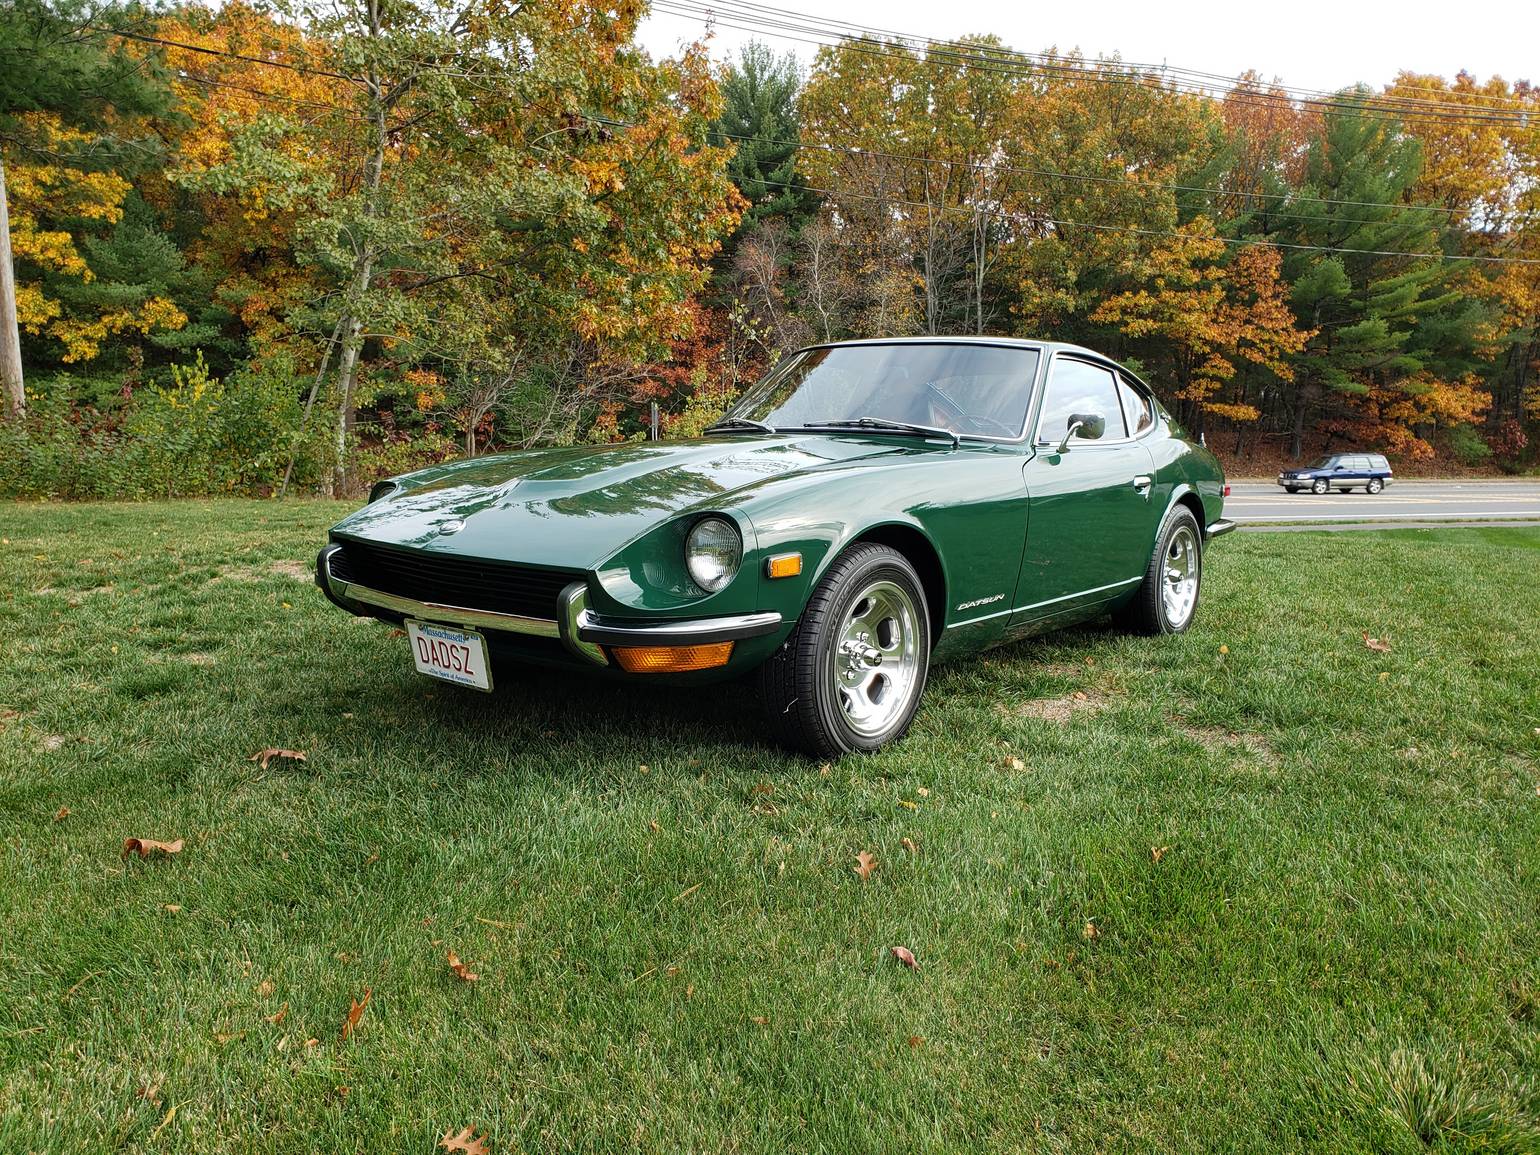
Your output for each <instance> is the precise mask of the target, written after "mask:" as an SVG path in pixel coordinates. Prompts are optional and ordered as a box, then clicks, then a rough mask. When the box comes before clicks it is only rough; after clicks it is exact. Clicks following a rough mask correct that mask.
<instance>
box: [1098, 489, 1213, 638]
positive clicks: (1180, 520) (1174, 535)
mask: <svg viewBox="0 0 1540 1155" xmlns="http://www.w3.org/2000/svg"><path fill="white" fill-rule="evenodd" d="M1184 534H1185V535H1187V537H1186V540H1187V541H1188V542H1189V543H1190V545H1191V556H1192V561H1193V564H1194V566H1195V567H1196V584H1195V586H1194V588H1193V590H1192V600H1191V604H1190V605H1188V606H1187V609H1186V613H1185V615H1183V616H1181V617H1180V618H1179V619H1173V616H1172V613H1173V611H1172V608H1171V605H1170V603H1169V602H1168V599H1167V597H1166V581H1167V579H1166V567H1167V558H1168V555H1169V554H1170V552H1171V550H1172V547H1173V543H1174V542H1176V541H1177V539H1178V538H1179V537H1181V536H1182V535H1184ZM1202 593H1203V531H1202V530H1201V529H1200V528H1199V526H1198V519H1197V518H1196V517H1194V516H1193V515H1192V510H1190V509H1188V508H1187V507H1186V506H1185V505H1178V506H1175V507H1174V508H1173V509H1172V510H1171V512H1170V513H1168V514H1166V520H1165V522H1164V523H1163V524H1162V525H1161V527H1160V533H1158V534H1157V535H1156V536H1155V550H1154V552H1153V553H1151V554H1150V561H1149V564H1148V565H1147V566H1146V567H1145V570H1144V581H1143V582H1142V583H1140V586H1139V589H1138V591H1137V592H1136V593H1135V594H1134V597H1133V600H1132V601H1130V602H1129V603H1128V604H1127V605H1125V606H1124V607H1123V608H1122V609H1120V610H1119V611H1118V612H1117V615H1116V619H1117V623H1118V625H1120V626H1122V627H1123V628H1124V629H1126V630H1129V631H1130V632H1132V633H1136V634H1147V635H1150V636H1154V635H1156V634H1182V633H1186V632H1187V628H1188V627H1189V626H1191V625H1192V622H1193V619H1194V618H1195V617H1197V616H1198V602H1199V600H1200V599H1201V597H1202Z"/></svg>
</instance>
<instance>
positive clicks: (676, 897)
mask: <svg viewBox="0 0 1540 1155" xmlns="http://www.w3.org/2000/svg"><path fill="white" fill-rule="evenodd" d="M700 888H701V883H698V882H697V883H696V884H695V885H694V886H692V887H690V888H689V889H688V890H681V891H680V892H679V893H678V894H676V895H674V901H675V902H683V901H684V900H685V899H687V898H689V897H690V895H692V894H694V893H695V892H696V891H697V890H699V889H700Z"/></svg>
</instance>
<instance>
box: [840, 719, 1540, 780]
mask: <svg viewBox="0 0 1540 1155" xmlns="http://www.w3.org/2000/svg"><path fill="white" fill-rule="evenodd" d="M1535 733H1536V734H1540V730H1536V731H1535ZM818 776H819V777H820V778H827V777H828V776H829V764H828V763H827V762H825V763H824V764H823V765H822V766H820V767H819V768H818Z"/></svg>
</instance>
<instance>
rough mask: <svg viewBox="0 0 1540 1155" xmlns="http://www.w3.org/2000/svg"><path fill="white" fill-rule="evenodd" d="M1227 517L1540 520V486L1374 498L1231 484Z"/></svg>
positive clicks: (1266, 521)
mask: <svg viewBox="0 0 1540 1155" xmlns="http://www.w3.org/2000/svg"><path fill="white" fill-rule="evenodd" d="M1225 516H1226V517H1228V518H1230V519H1232V520H1234V521H1237V522H1239V523H1240V524H1241V525H1242V526H1247V525H1254V526H1258V527H1261V526H1266V525H1282V524H1287V523H1289V522H1300V521H1317V522H1360V521H1373V522H1377V523H1379V524H1382V525H1398V524H1402V523H1406V522H1472V521H1493V520H1524V521H1536V520H1540V483H1537V482H1530V481H1397V482H1395V483H1393V484H1392V485H1391V486H1390V487H1389V488H1388V489H1386V490H1385V492H1384V493H1381V494H1378V495H1376V496H1374V497H1370V496H1369V495H1368V494H1366V493H1364V492H1363V491H1362V490H1356V489H1355V490H1354V491H1353V492H1351V493H1327V494H1322V495H1321V496H1320V497H1317V496H1316V495H1315V494H1313V493H1285V492H1284V491H1283V490H1282V489H1281V488H1279V487H1278V486H1277V485H1275V484H1272V483H1270V482H1257V481H1236V482H1232V483H1231V487H1230V496H1229V497H1228V498H1227V499H1226V500H1225Z"/></svg>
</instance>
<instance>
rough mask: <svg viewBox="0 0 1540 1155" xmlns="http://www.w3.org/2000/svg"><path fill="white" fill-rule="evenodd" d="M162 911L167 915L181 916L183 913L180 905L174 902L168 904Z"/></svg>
mask: <svg viewBox="0 0 1540 1155" xmlns="http://www.w3.org/2000/svg"><path fill="white" fill-rule="evenodd" d="M161 909H162V910H164V911H165V912H166V913H167V914H181V913H182V908H181V906H180V905H179V904H177V903H174V902H168V903H166V905H165V906H163V907H162V908H161Z"/></svg>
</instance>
